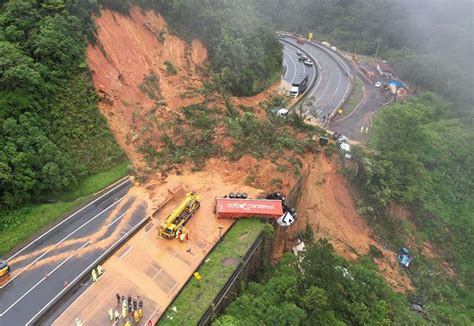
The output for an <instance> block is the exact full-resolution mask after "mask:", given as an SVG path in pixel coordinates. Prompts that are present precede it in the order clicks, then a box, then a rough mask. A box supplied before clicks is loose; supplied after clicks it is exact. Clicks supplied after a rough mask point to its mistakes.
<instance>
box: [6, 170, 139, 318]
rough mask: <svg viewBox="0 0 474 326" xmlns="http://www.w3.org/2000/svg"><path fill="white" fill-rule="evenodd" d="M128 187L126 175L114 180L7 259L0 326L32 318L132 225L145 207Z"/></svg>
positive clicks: (63, 291) (123, 236)
mask: <svg viewBox="0 0 474 326" xmlns="http://www.w3.org/2000/svg"><path fill="white" fill-rule="evenodd" d="M130 187H131V182H130V180H128V179H127V180H123V181H121V182H119V183H118V184H116V185H115V186H113V187H112V188H111V189H109V190H106V191H105V193H103V194H102V195H100V196H99V197H98V198H97V199H95V200H93V201H91V202H90V203H88V204H87V205H85V206H84V207H82V208H81V209H79V210H78V211H77V212H75V213H73V214H71V215H69V216H68V217H66V218H65V219H64V220H62V221H61V222H60V223H58V224H57V225H56V226H53V227H51V228H50V229H49V230H47V231H45V232H44V233H43V234H41V235H40V236H38V237H37V238H36V239H34V240H33V241H32V242H30V243H29V244H28V245H27V246H25V247H24V248H23V249H21V250H20V251H18V252H17V253H16V254H14V255H13V256H12V257H10V258H9V259H8V262H9V264H10V266H11V268H12V273H11V277H10V278H9V279H8V280H7V281H6V282H4V283H3V284H2V285H1V287H0V299H1V300H0V325H24V324H27V323H32V322H33V321H35V320H36V318H38V317H39V316H40V315H42V314H43V313H44V312H45V311H46V310H47V309H49V308H50V306H51V305H52V304H53V303H54V302H55V301H56V300H58V299H60V298H61V297H62V296H63V295H64V294H65V292H66V291H68V290H69V289H70V285H71V284H73V283H74V282H75V281H76V280H78V279H80V277H81V274H82V273H84V272H86V271H88V270H89V269H90V268H91V267H92V266H93V265H94V264H97V262H98V261H100V260H101V259H102V258H103V257H104V256H105V255H106V254H107V252H108V251H109V250H110V249H111V248H113V247H114V246H116V245H117V244H118V243H120V242H122V241H124V240H125V239H126V237H127V235H129V234H131V233H132V232H133V230H134V229H136V228H137V226H138V225H139V224H140V223H141V222H142V221H143V220H144V219H145V218H146V216H147V212H146V211H147V207H148V206H147V203H146V201H142V199H141V197H140V195H139V194H137V193H134V192H133V191H130Z"/></svg>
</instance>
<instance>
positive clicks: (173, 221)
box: [158, 191, 201, 239]
mask: <svg viewBox="0 0 474 326" xmlns="http://www.w3.org/2000/svg"><path fill="white" fill-rule="evenodd" d="M199 199H200V197H199V195H197V194H196V193H195V192H194V191H193V192H189V193H187V194H186V197H185V198H184V200H183V201H182V202H181V204H180V205H179V206H178V207H176V209H175V210H174V211H173V212H172V213H171V214H170V215H168V217H167V218H166V220H165V221H164V222H163V223H162V224H161V225H160V228H159V229H158V237H165V238H168V239H173V238H176V236H177V235H178V232H179V231H180V230H181V229H182V228H183V227H184V225H185V224H186V222H188V221H189V219H190V218H191V217H192V216H193V214H194V213H195V212H196V210H197V209H198V208H199V206H200V205H201V204H200V202H199Z"/></svg>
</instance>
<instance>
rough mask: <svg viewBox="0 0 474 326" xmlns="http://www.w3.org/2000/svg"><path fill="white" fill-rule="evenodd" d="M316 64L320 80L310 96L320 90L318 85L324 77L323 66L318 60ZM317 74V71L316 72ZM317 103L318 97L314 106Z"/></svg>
mask: <svg viewBox="0 0 474 326" xmlns="http://www.w3.org/2000/svg"><path fill="white" fill-rule="evenodd" d="M313 59H315V56H313ZM315 61H316V60H315ZM316 64H317V65H318V69H319V70H318V81H317V82H316V86H314V88H313V91H312V92H311V93H310V94H309V96H310V97H311V96H313V95H314V93H316V91H317V90H318V87H319V84H321V80H322V79H323V69H322V66H321V65H320V64H319V61H316ZM315 75H316V73H315ZM316 103H317V99H316V101H315V103H314V105H313V106H315V104H316Z"/></svg>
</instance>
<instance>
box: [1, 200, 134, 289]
mask: <svg viewBox="0 0 474 326" xmlns="http://www.w3.org/2000/svg"><path fill="white" fill-rule="evenodd" d="M125 197H127V195H125V196H123V197H122V198H120V199H119V200H117V201H116V202H114V203H113V204H111V205H110V206H108V207H107V208H105V209H104V210H103V211H101V212H100V213H98V214H97V215H95V216H94V217H92V218H91V219H90V220H88V221H87V222H85V223H84V224H82V225H81V226H80V227H78V228H77V229H75V230H74V231H72V232H71V233H69V234H68V235H67V236H65V237H64V238H62V239H61V241H59V242H58V243H56V244H55V245H54V248H53V249H50V250H48V251H46V252H44V253H43V254H41V255H40V256H39V257H37V258H36V259H35V260H33V261H32V262H31V263H29V264H28V265H27V266H25V267H23V268H22V269H21V271H20V272H19V273H16V274H15V276H13V277H12V278H10V279H9V280H8V282H6V283H4V284H2V285H1V286H0V289H3V288H4V287H5V286H6V285H7V284H8V283H10V282H11V281H13V280H14V279H15V278H16V277H18V276H19V275H21V274H22V273H23V272H24V271H25V270H27V269H28V267H30V266H32V265H33V264H35V263H36V262H37V261H38V260H40V259H41V258H43V257H44V256H45V255H46V254H47V253H49V252H51V250H54V249H56V248H57V247H58V246H59V245H60V244H61V243H63V241H64V240H66V239H67V238H69V237H70V236H71V235H73V234H74V233H76V232H77V231H79V230H80V229H82V228H83V227H84V226H86V225H87V224H89V223H90V222H92V221H93V220H95V219H96V218H97V217H99V216H100V215H101V214H102V213H104V212H106V211H108V210H109V209H110V208H112V207H113V206H115V205H116V204H118V203H119V202H120V201H121V200H123V199H124V198H125ZM125 213H126V212H125ZM125 213H124V214H123V215H125ZM123 215H122V216H123ZM122 216H120V217H119V218H121V217H122ZM114 222H115V221H114Z"/></svg>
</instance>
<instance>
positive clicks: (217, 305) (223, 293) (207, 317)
mask: <svg viewBox="0 0 474 326" xmlns="http://www.w3.org/2000/svg"><path fill="white" fill-rule="evenodd" d="M263 240H264V236H263V234H262V233H260V234H259V236H258V238H257V239H256V240H255V242H254V243H253V244H252V246H251V247H250V248H249V250H248V251H247V253H246V254H245V256H244V257H243V258H242V260H241V261H240V263H239V265H238V266H237V268H236V269H235V271H234V272H233V273H232V275H231V276H230V277H229V279H228V280H227V282H226V283H225V284H224V286H223V287H222V288H221V290H220V291H219V293H217V295H216V296H215V298H214V300H213V301H212V304H211V305H210V306H209V308H207V310H206V311H205V312H204V314H203V315H202V317H201V319H199V321H198V323H197V324H198V325H199V326H204V325H210V324H211V319H212V317H213V316H214V315H215V314H216V313H217V314H219V313H220V312H222V311H223V310H224V309H225V307H222V306H221V303H222V302H223V301H224V299H229V297H228V293H229V292H230V291H231V290H232V288H233V287H234V285H235V284H236V282H237V280H238V279H239V278H240V276H241V275H242V274H243V272H244V270H245V268H246V267H247V266H248V264H249V262H250V260H251V259H252V258H253V257H254V254H255V252H256V251H257V249H259V248H260V246H261V245H262V243H263Z"/></svg>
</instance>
